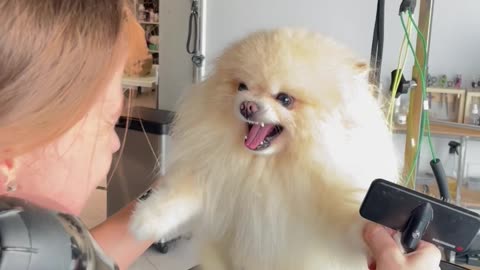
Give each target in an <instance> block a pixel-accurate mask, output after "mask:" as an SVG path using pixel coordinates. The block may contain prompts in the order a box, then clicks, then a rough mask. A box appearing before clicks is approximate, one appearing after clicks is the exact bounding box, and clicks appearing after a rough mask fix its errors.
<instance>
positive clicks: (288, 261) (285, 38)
mask: <svg viewBox="0 0 480 270" xmlns="http://www.w3.org/2000/svg"><path fill="white" fill-rule="evenodd" d="M215 64H216V65H215V69H214V70H213V72H212V74H211V75H210V76H209V77H208V78H207V79H206V80H204V81H203V82H201V83H199V84H198V85H196V86H194V88H193V89H192V90H191V91H189V92H188V93H187V95H186V96H185V97H184V98H183V100H182V102H181V103H180V105H179V109H178V111H177V116H176V120H175V123H174V126H173V131H172V140H173V151H172V153H170V155H171V156H170V157H169V159H171V164H170V165H169V167H168V169H167V174H166V176H165V177H164V178H163V179H161V180H159V181H158V185H157V186H156V187H155V188H154V191H153V192H152V193H151V194H150V196H149V197H148V198H147V199H145V200H143V201H140V202H139V204H138V206H137V208H136V210H135V212H134V214H133V217H132V221H131V224H130V226H131V230H132V231H133V232H134V233H135V234H136V236H137V237H138V238H139V239H153V240H155V241H158V240H161V239H168V238H169V237H172V236H174V235H175V234H177V233H179V230H181V228H184V226H188V225H193V226H195V229H194V237H195V236H196V237H197V238H200V241H201V243H202V250H203V256H202V262H201V265H202V269H204V270H298V269H305V270H310V269H311V270H319V269H324V270H340V269H341V270H350V269H352V270H353V269H355V270H359V269H367V268H368V263H367V259H368V258H367V257H368V251H367V249H366V247H365V246H364V244H363V240H362V229H363V225H364V221H363V220H362V218H361V217H360V215H359V208H360V204H361V202H362V200H363V198H364V196H365V194H366V191H367V190H368V188H369V186H370V184H371V182H372V181H373V180H375V179H376V178H384V179H387V180H396V179H397V178H398V170H397V167H396V166H397V161H396V157H395V150H394V145H393V142H392V136H391V133H390V132H389V130H388V127H387V123H386V121H385V119H384V114H383V111H382V109H381V106H380V105H379V102H377V99H376V98H375V97H374V95H373V92H372V91H371V87H370V85H369V82H368V71H369V69H368V65H367V64H366V63H365V62H363V61H362V60H361V59H358V58H357V57H356V56H355V55H354V54H353V53H352V52H351V51H349V50H348V49H347V48H345V47H343V46H341V45H340V44H338V43H336V42H335V41H333V40H331V39H329V38H326V37H324V36H322V35H319V34H316V33H312V32H309V31H306V30H301V29H291V28H284V29H275V30H269V31H260V32H256V33H253V34H250V35H249V36H247V37H246V38H245V39H243V40H240V41H238V42H236V43H234V44H232V45H231V46H230V47H228V48H227V49H226V50H225V51H224V52H223V54H222V55H221V56H220V57H219V58H218V59H217V61H216V63H215Z"/></svg>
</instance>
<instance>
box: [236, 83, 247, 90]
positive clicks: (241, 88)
mask: <svg viewBox="0 0 480 270" xmlns="http://www.w3.org/2000/svg"><path fill="white" fill-rule="evenodd" d="M245 90H248V87H247V85H246V84H244V83H240V84H239V85H238V91H245Z"/></svg>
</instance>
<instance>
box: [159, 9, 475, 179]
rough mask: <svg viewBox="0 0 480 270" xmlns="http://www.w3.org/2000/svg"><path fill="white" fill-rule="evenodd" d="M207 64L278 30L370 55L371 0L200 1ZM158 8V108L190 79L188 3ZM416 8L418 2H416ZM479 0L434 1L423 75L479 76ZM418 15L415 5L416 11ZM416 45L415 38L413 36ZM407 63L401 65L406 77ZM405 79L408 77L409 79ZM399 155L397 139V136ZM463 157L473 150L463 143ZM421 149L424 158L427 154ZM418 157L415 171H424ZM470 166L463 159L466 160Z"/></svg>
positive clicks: (394, 19) (389, 24) (393, 49)
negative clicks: (247, 38)
mask: <svg viewBox="0 0 480 270" xmlns="http://www.w3.org/2000/svg"><path fill="white" fill-rule="evenodd" d="M207 1H208V3H207V5H208V16H207V51H206V57H207V59H206V60H207V65H208V64H211V63H212V60H214V58H215V57H217V56H218V55H219V54H220V53H221V51H222V50H223V49H224V48H225V46H228V45H229V44H230V43H231V42H233V41H235V40H237V39H239V38H242V37H243V36H244V35H246V34H248V33H249V32H251V31H255V30H259V29H268V28H275V27H282V26H294V27H305V28H308V29H311V30H313V31H318V32H321V33H324V34H326V35H329V36H332V37H334V38H336V39H337V40H339V41H340V42H342V43H345V44H346V45H348V46H350V47H351V48H352V49H353V50H354V51H355V52H356V53H357V54H358V55H359V56H360V57H363V58H364V59H366V60H368V59H369V57H370V49H371V42H372V41H371V39H372V33H373V27H374V16H375V12H376V2H377V1H376V0H335V1H331V0H330V1H328V0H276V1H274V0H242V1H238V0H237V1H233V0H207ZM160 2H161V5H160V10H161V14H160V27H161V35H160V38H161V42H160V43H161V46H160V107H161V108H162V109H174V108H175V102H176V101H177V100H178V98H179V96H180V95H181V94H182V93H183V92H184V91H186V89H187V87H188V86H189V85H190V83H191V81H192V66H191V62H190V56H188V55H187V53H186V51H185V42H186V37H187V25H188V24H187V23H188V15H189V12H190V4H191V0H161V1H160ZM400 2H401V0H387V1H386V9H385V13H386V18H385V48H384V61H383V76H382V80H383V82H384V86H386V87H388V85H389V83H390V82H389V78H388V77H389V74H390V72H391V70H393V69H395V68H396V63H397V58H398V52H399V48H400V44H401V40H402V37H403V30H402V27H401V24H400V18H399V16H398V9H399V5H400ZM417 2H418V5H419V3H420V1H417ZM479 10H480V1H478V0H457V1H455V0H436V1H435V14H434V19H433V30H432V39H431V44H432V45H431V55H430V72H431V73H432V74H434V75H439V74H447V75H448V76H449V77H452V76H454V75H455V74H457V73H461V74H463V75H464V79H465V80H466V81H465V82H466V85H470V82H471V80H472V79H477V80H478V79H480V49H479V48H480V16H479V15H478V14H479V13H478V12H479ZM416 11H417V13H416V14H418V11H419V7H417V9H416ZM413 42H415V36H413ZM412 66H413V61H412V59H411V58H410V61H409V62H408V63H407V65H406V72H407V73H408V74H410V72H409V70H410V69H411V67H412ZM408 74H407V75H408ZM396 140H397V148H398V149H399V151H400V152H401V153H403V148H404V138H403V137H402V136H397V138H396ZM447 143H448V139H443V140H442V139H435V144H436V145H437V148H438V149H439V150H438V152H439V153H440V154H439V156H440V158H442V157H443V156H445V152H446V146H447ZM470 149H471V150H470V151H469V156H470V159H476V158H477V157H476V156H475V155H474V154H475V153H480V145H479V144H478V143H470ZM426 150H427V149H426V148H425V151H424V153H428V152H426ZM427 158H428V155H427V154H424V155H422V162H421V164H422V169H423V170H429V168H428V166H429V165H428V160H427ZM469 162H470V161H469Z"/></svg>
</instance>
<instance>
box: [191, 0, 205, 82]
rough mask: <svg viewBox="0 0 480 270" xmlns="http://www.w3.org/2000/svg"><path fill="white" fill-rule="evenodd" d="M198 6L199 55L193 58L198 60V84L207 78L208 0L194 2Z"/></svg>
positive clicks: (196, 66)
mask: <svg viewBox="0 0 480 270" xmlns="http://www.w3.org/2000/svg"><path fill="white" fill-rule="evenodd" d="M192 1H193V2H197V5H198V13H199V14H198V20H199V23H198V28H199V29H198V31H199V40H198V53H197V54H196V55H194V56H193V57H194V58H195V59H196V61H195V63H193V82H194V83H197V82H200V81H202V80H203V77H204V76H205V51H206V47H207V42H206V41H207V0H192Z"/></svg>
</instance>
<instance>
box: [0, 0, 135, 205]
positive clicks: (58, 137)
mask: <svg viewBox="0 0 480 270" xmlns="http://www.w3.org/2000/svg"><path fill="white" fill-rule="evenodd" d="M124 11H125V3H124V1H123V0H82V1H78V0H41V1H31V0H4V1H1V2H0V169H1V171H0V172H2V171H3V172H4V173H3V174H2V173H0V180H2V181H3V182H6V181H7V180H11V179H13V181H15V182H16V184H17V186H18V187H17V190H16V191H15V192H12V195H13V196H21V197H27V198H28V199H30V197H32V200H34V201H35V200H39V201H44V200H45V201H48V200H52V201H53V200H57V201H58V203H60V204H71V205H69V206H68V207H69V209H71V211H73V212H78V211H79V210H80V209H81V207H82V206H83V203H84V201H85V200H86V196H88V194H90V192H91V190H92V189H93V188H94V187H95V186H96V185H97V184H98V182H99V181H100V180H102V178H103V177H104V176H105V175H106V173H107V172H108V169H109V166H110V162H111V154H112V152H113V151H116V149H118V144H119V143H118V137H116V134H115V132H114V129H113V125H114V123H115V121H116V118H118V114H119V112H120V110H121V106H122V93H121V85H120V82H121V74H122V70H123V65H124V61H125V55H126V48H125V47H124V46H125V42H124V40H123V36H122V25H123V24H122V21H123V18H124ZM7 176H9V177H10V178H11V179H7V178H8V177H7ZM2 178H3V179H2ZM37 197H38V198H37Z"/></svg>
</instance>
